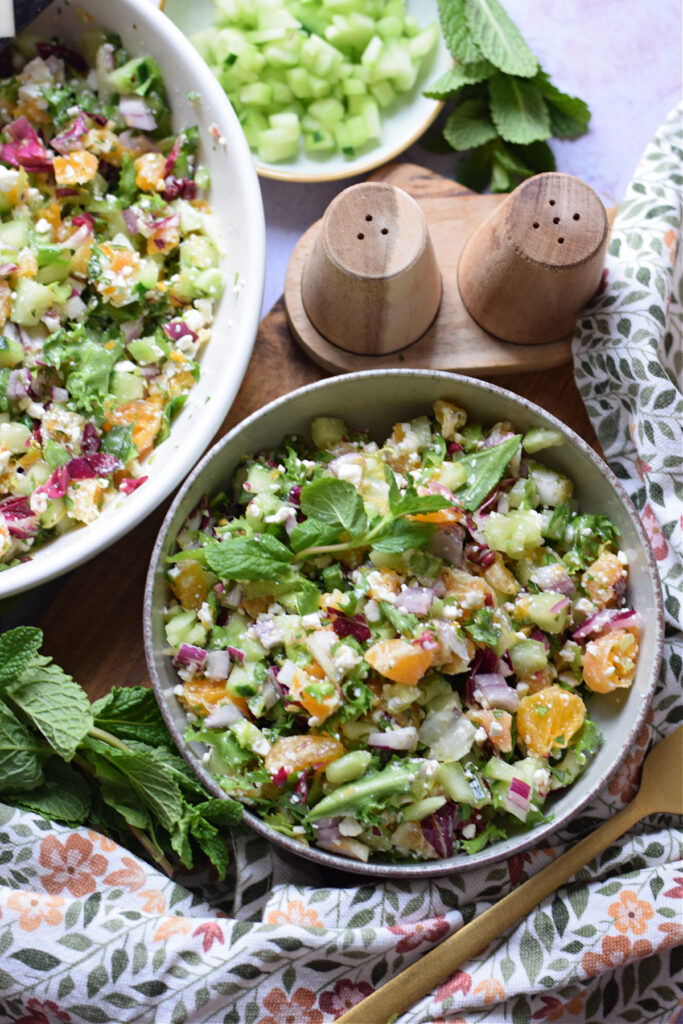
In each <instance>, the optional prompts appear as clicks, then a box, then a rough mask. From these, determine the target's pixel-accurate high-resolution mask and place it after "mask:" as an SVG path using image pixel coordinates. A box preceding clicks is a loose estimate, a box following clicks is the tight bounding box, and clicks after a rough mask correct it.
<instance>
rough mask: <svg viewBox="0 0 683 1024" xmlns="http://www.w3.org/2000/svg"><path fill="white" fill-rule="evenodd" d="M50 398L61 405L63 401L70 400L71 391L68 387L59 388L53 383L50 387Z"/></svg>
mask: <svg viewBox="0 0 683 1024" xmlns="http://www.w3.org/2000/svg"><path fill="white" fill-rule="evenodd" d="M50 398H51V399H52V401H53V402H56V403H57V405H61V404H62V402H68V401H69V392H68V391H67V390H66V388H59V387H57V386H56V385H55V384H53V385H52V387H51V388H50Z"/></svg>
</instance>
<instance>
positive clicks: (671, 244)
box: [664, 228, 678, 267]
mask: <svg viewBox="0 0 683 1024" xmlns="http://www.w3.org/2000/svg"><path fill="white" fill-rule="evenodd" d="M677 241H678V239H677V237H676V232H675V231H674V229H673V228H669V230H668V231H667V233H666V234H665V235H664V245H665V246H666V247H667V249H668V250H669V259H670V260H671V266H672V267H673V265H674V262H675V259H676V242H677Z"/></svg>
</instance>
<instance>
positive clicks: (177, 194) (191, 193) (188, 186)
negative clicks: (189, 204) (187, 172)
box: [161, 174, 197, 203]
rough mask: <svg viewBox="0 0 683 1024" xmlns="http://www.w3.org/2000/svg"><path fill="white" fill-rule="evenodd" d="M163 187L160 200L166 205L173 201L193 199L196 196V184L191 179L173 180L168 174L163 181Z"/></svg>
mask: <svg viewBox="0 0 683 1024" xmlns="http://www.w3.org/2000/svg"><path fill="white" fill-rule="evenodd" d="M164 186H165V187H164V189H163V191H162V193H161V198H162V199H165V200H166V202H167V203H171V202H173V200H174V199H194V198H195V197H196V195H197V183H196V182H194V181H193V180H192V178H175V177H174V176H173V175H172V174H169V175H168V176H167V177H166V178H165V179H164Z"/></svg>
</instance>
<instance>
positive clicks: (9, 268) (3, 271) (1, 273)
mask: <svg viewBox="0 0 683 1024" xmlns="http://www.w3.org/2000/svg"><path fill="white" fill-rule="evenodd" d="M18 269H19V267H18V266H17V264H16V263H3V264H2V266H0V277H7V276H8V275H9V274H14V273H15V271H17V270H18Z"/></svg>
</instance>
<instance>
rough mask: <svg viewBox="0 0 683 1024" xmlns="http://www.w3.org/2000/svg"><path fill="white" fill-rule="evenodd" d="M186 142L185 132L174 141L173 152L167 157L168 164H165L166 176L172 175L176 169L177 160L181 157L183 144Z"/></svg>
mask: <svg viewBox="0 0 683 1024" xmlns="http://www.w3.org/2000/svg"><path fill="white" fill-rule="evenodd" d="M184 141H185V133H184V132H180V134H179V135H176V137H175V139H174V140H173V145H172V147H171V152H170V153H169V154H168V156H167V157H166V163H165V164H164V176H166V175H167V174H171V173H172V171H173V168H174V167H175V163H176V160H177V159H178V157H179V156H180V150H181V149H182V148H183V142H184Z"/></svg>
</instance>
